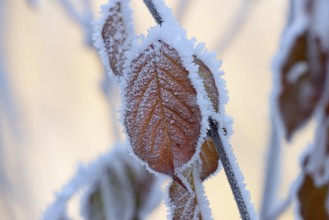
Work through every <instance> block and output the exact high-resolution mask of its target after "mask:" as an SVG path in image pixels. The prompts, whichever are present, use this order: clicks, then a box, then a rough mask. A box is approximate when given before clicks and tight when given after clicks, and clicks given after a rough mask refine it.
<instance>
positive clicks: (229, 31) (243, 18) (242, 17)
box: [215, 0, 257, 54]
mask: <svg viewBox="0 0 329 220" xmlns="http://www.w3.org/2000/svg"><path fill="white" fill-rule="evenodd" d="M256 1H257V0H244V2H243V3H242V5H241V6H240V8H239V9H238V10H237V12H236V13H235V14H234V16H233V18H232V20H231V21H230V22H229V23H228V25H227V27H226V28H225V30H224V31H223V34H222V35H221V36H220V37H219V39H220V40H219V42H218V43H217V46H216V47H215V48H216V50H217V52H218V54H222V53H224V51H225V50H226V49H227V47H228V46H229V45H230V44H231V43H232V42H233V41H234V39H235V38H236V37H237V36H238V33H239V32H240V30H241V29H242V27H243V25H245V23H247V22H248V17H249V15H250V13H251V12H252V9H253V8H254V6H255V2H256Z"/></svg>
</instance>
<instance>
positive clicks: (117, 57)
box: [101, 1, 130, 76]
mask: <svg viewBox="0 0 329 220" xmlns="http://www.w3.org/2000/svg"><path fill="white" fill-rule="evenodd" d="M124 7H129V6H128V2H127V1H117V2H115V3H114V5H113V7H110V8H109V9H108V17H107V18H106V20H105V23H104V26H103V28H102V30H101V37H102V40H103V43H104V47H105V50H106V54H107V59H108V60H107V62H108V63H109V67H110V68H111V70H112V72H113V74H114V75H117V76H121V75H122V71H123V66H124V62H125V60H126V58H125V55H124V53H125V51H126V50H127V49H129V47H130V40H129V37H130V36H128V34H129V31H128V30H127V26H128V24H127V23H128V21H127V19H128V18H126V17H125V16H126V15H125V14H124V13H123V8H124Z"/></svg>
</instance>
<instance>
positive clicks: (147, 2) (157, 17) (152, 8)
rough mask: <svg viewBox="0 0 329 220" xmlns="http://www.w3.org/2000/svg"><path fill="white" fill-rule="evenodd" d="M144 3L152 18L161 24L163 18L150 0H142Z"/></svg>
mask: <svg viewBox="0 0 329 220" xmlns="http://www.w3.org/2000/svg"><path fill="white" fill-rule="evenodd" d="M144 3H145V5H146V6H147V8H148V9H149V11H150V13H151V14H152V16H153V18H154V20H155V21H156V23H157V24H159V25H161V24H162V22H163V20H162V18H161V16H160V14H159V12H158V10H157V9H156V8H155V6H154V4H153V1H152V0H144Z"/></svg>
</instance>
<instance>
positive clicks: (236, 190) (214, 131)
mask: <svg viewBox="0 0 329 220" xmlns="http://www.w3.org/2000/svg"><path fill="white" fill-rule="evenodd" d="M209 125H210V135H211V137H212V138H213V141H214V143H215V146H216V149H217V152H218V155H219V158H220V160H221V162H222V165H223V167H224V171H225V174H226V177H227V180H228V182H229V184H230V187H231V190H232V193H233V195H234V199H235V202H236V204H237V206H238V209H239V212H240V216H241V218H242V219H243V220H249V219H250V214H249V213H248V209H247V205H246V201H245V200H244V197H243V196H242V192H241V189H240V186H239V183H238V180H237V178H236V175H237V174H236V173H234V169H233V167H232V164H231V163H232V161H230V159H229V157H228V154H227V152H226V151H225V149H224V146H223V143H222V140H221V139H220V137H219V134H218V127H217V123H216V122H215V121H214V120H213V119H211V118H210V119H209Z"/></svg>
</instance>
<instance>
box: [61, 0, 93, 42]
mask: <svg viewBox="0 0 329 220" xmlns="http://www.w3.org/2000/svg"><path fill="white" fill-rule="evenodd" d="M58 2H59V4H60V5H61V6H62V7H63V9H64V11H65V12H66V14H67V15H68V16H69V17H70V18H71V20H72V21H73V22H75V23H76V24H77V25H78V26H80V27H81V29H82V30H83V31H84V33H85V42H86V44H87V45H88V46H90V47H93V40H92V34H93V27H92V21H93V12H92V7H91V3H90V0H82V4H83V6H82V7H83V13H79V12H78V11H77V10H76V8H75V7H74V5H73V4H72V3H71V2H70V0H59V1H58Z"/></svg>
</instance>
